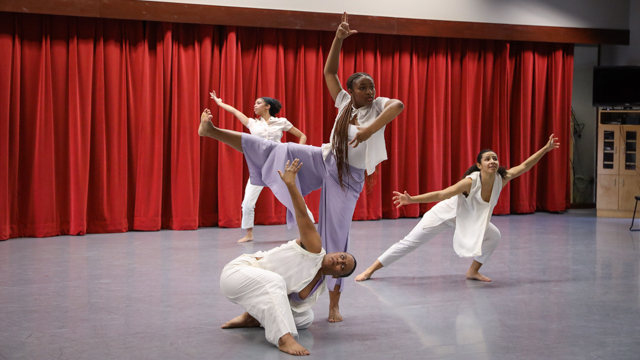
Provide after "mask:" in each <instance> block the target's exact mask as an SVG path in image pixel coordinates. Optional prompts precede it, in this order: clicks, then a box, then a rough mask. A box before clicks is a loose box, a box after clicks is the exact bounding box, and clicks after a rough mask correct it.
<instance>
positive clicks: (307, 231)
mask: <svg viewBox="0 0 640 360" xmlns="http://www.w3.org/2000/svg"><path fill="white" fill-rule="evenodd" d="M301 166H302V163H301V162H300V160H298V159H295V160H293V163H291V164H290V162H289V161H288V160H287V164H286V165H285V167H284V174H283V173H282V172H281V171H280V170H278V174H280V178H281V179H282V181H284V183H285V184H286V185H287V189H288V190H289V194H290V195H291V202H292V203H293V208H294V210H295V216H296V222H297V223H298V231H299V232H300V242H301V243H302V245H303V246H304V248H305V249H307V251H309V252H311V253H314V254H319V253H320V251H322V240H321V239H320V234H318V231H317V230H316V227H315V226H314V225H313V221H311V219H310V218H309V215H308V214H307V206H306V205H305V203H304V198H303V197H302V194H300V191H299V190H298V188H297V187H296V174H297V173H298V170H300V167H301Z"/></svg>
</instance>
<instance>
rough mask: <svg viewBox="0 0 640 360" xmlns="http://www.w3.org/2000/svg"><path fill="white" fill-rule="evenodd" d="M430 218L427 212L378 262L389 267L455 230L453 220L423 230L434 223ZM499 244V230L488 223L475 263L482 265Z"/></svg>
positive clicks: (454, 220) (454, 221) (430, 215)
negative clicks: (422, 246)
mask: <svg viewBox="0 0 640 360" xmlns="http://www.w3.org/2000/svg"><path fill="white" fill-rule="evenodd" d="M432 216H433V215H432V214H430V213H429V212H427V213H426V214H424V216H423V217H422V220H420V222H419V223H418V225H416V226H415V227H414V228H413V230H411V232H410V233H409V235H407V236H405V238H404V239H402V240H400V241H398V242H397V243H395V244H393V245H392V246H391V247H390V248H389V249H388V250H387V251H385V252H384V254H382V255H380V257H379V258H378V261H380V262H381V263H382V265H383V266H385V267H386V266H389V265H391V264H392V263H393V262H394V261H396V260H398V259H400V258H401V257H403V256H405V255H407V254H408V253H410V252H412V251H413V250H415V249H417V248H418V247H419V246H420V245H422V244H424V243H426V242H428V241H429V240H431V239H433V238H434V237H435V236H436V235H438V234H440V233H441V232H443V231H445V230H449V229H455V228H456V219H455V218H453V219H449V220H445V221H443V222H442V223H440V224H438V225H435V226H427V227H426V228H425V227H424V226H425V224H428V223H432V222H433V221H434V219H433V218H432ZM499 242H500V230H498V228H497V227H496V226H495V225H493V224H492V223H489V224H488V225H487V228H486V229H485V231H484V238H483V240H482V255H480V256H476V257H475V258H474V259H475V260H476V261H477V262H479V263H481V264H484V263H485V262H486V261H487V259H488V258H489V256H491V254H492V253H493V251H494V250H495V249H496V247H497V246H498V243H499Z"/></svg>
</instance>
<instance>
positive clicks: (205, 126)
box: [198, 109, 214, 136]
mask: <svg viewBox="0 0 640 360" xmlns="http://www.w3.org/2000/svg"><path fill="white" fill-rule="evenodd" d="M211 119H213V115H211V110H209V109H204V111H203V112H202V115H200V127H199V128H198V135H200V136H207V134H209V132H210V131H211V130H213V129H214V126H213V123H212V122H211Z"/></svg>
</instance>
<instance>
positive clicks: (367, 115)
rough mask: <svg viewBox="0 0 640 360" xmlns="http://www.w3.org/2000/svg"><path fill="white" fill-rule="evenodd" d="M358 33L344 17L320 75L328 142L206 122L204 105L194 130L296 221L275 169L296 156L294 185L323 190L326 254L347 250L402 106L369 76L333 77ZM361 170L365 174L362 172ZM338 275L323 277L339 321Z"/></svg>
mask: <svg viewBox="0 0 640 360" xmlns="http://www.w3.org/2000/svg"><path fill="white" fill-rule="evenodd" d="M355 33H357V31H355V30H351V29H350V28H349V23H348V16H347V14H346V13H344V14H343V15H342V23H341V24H340V25H339V27H338V30H337V31H336V36H335V38H334V40H333V44H332V46H331V50H330V51H329V55H328V58H327V63H326V64H325V68H324V76H325V80H326V83H327V87H328V88H329V92H330V93H331V97H332V98H333V99H334V100H335V106H336V107H337V108H338V109H339V110H338V117H337V119H336V121H335V123H334V126H333V130H332V131H331V137H330V139H331V142H330V143H328V144H323V145H322V147H314V146H303V145H299V144H294V143H287V144H278V143H274V142H270V141H266V140H264V139H260V138H257V137H255V136H251V135H249V134H243V133H239V132H235V131H231V130H224V129H218V128H216V127H214V126H213V124H212V123H211V119H212V115H211V112H210V111H209V109H205V110H204V112H203V113H202V116H201V123H200V128H199V129H198V134H200V136H207V137H211V138H213V139H216V140H218V141H222V142H224V143H226V144H227V145H230V146H232V147H233V148H234V149H236V150H238V151H240V152H243V153H244V156H245V159H246V161H247V165H248V167H249V172H250V176H251V183H252V184H254V185H260V186H268V187H269V188H270V189H271V191H272V192H273V193H274V195H275V196H276V197H277V198H278V200H280V202H281V203H282V204H284V205H285V206H286V207H287V210H288V211H287V223H288V224H289V226H293V224H295V218H294V217H293V205H292V204H291V197H290V196H289V192H288V190H287V189H286V187H284V186H283V185H282V181H280V178H279V177H278V176H277V173H276V172H275V171H276V170H282V166H283V164H284V163H285V162H286V161H287V160H291V159H296V158H298V159H300V161H302V162H303V163H304V164H305V166H304V167H303V168H302V169H301V170H300V171H299V173H298V178H297V184H298V187H299V189H300V192H301V193H302V195H303V196H305V195H307V194H309V193H310V192H311V191H314V190H317V189H322V192H321V195H320V216H319V220H318V232H319V233H320V236H321V238H322V245H323V247H324V248H325V249H326V250H327V252H346V251H347V249H348V245H349V231H350V229H351V219H352V218H353V212H354V210H355V206H356V202H357V201H358V198H359V196H360V192H361V191H362V189H363V186H364V182H365V177H366V174H368V175H371V174H373V172H374V171H375V168H376V165H378V164H379V163H380V162H382V161H384V160H386V158H387V152H386V148H385V142H384V128H385V125H387V124H388V123H389V122H391V121H392V120H393V119H395V118H396V117H397V116H398V115H399V114H400V113H401V112H402V110H403V109H404V105H403V104H402V102H401V101H399V100H396V99H388V98H384V97H379V98H376V97H375V96H376V89H375V86H374V82H373V78H372V77H371V76H370V75H368V74H366V73H355V74H353V75H351V76H350V77H349V79H348V80H347V89H346V90H344V89H343V88H342V85H341V84H340V79H339V78H338V76H337V73H338V66H339V60H340V49H341V47H342V42H343V40H344V39H346V38H347V37H349V36H351V35H353V34H355ZM365 173H366V174H365ZM343 287H344V284H343V283H342V281H341V279H334V278H327V288H328V289H329V294H330V301H329V321H330V322H339V321H342V319H343V318H342V315H341V314H340V310H339V301H340V291H341V290H342V289H343Z"/></svg>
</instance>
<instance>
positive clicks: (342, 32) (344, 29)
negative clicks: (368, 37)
mask: <svg viewBox="0 0 640 360" xmlns="http://www.w3.org/2000/svg"><path fill="white" fill-rule="evenodd" d="M357 33H358V31H357V30H351V29H349V15H347V13H346V12H345V13H343V14H342V23H341V24H340V25H338V30H337V31H336V37H337V38H338V39H346V38H348V37H349V36H351V35H353V34H357Z"/></svg>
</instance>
